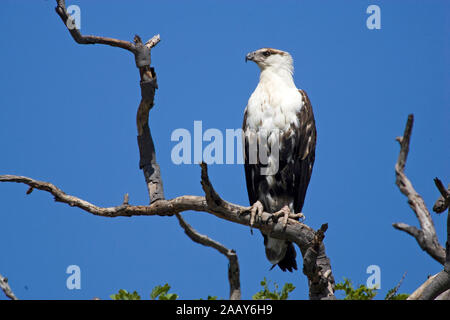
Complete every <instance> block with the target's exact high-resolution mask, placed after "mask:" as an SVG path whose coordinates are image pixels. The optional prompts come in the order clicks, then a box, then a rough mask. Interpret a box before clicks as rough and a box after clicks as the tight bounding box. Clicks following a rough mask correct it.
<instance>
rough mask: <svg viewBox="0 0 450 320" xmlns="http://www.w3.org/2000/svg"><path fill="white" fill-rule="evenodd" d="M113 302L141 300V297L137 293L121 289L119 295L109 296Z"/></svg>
mask: <svg viewBox="0 0 450 320" xmlns="http://www.w3.org/2000/svg"><path fill="white" fill-rule="evenodd" d="M109 297H110V298H111V299H112V300H141V296H140V295H139V294H138V293H137V292H136V291H133V293H129V292H128V291H127V290H124V289H120V290H119V293H117V294H112V295H110V296H109Z"/></svg>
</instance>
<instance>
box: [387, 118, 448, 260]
mask: <svg viewBox="0 0 450 320" xmlns="http://www.w3.org/2000/svg"><path fill="white" fill-rule="evenodd" d="M413 122H414V117H413V115H412V114H411V115H409V116H408V121H407V123H406V127H405V132H404V134H403V137H398V138H397V141H398V142H399V143H400V154H399V156H398V160H397V163H396V164H395V175H396V180H395V183H396V184H397V186H398V187H399V189H400V192H401V193H403V194H404V195H405V196H406V197H407V198H408V204H409V206H410V207H411V209H412V210H413V211H414V213H415V215H416V217H417V219H418V220H419V223H420V229H418V228H416V227H413V226H410V225H407V224H405V223H394V224H393V227H394V228H396V229H397V230H401V231H404V232H406V233H408V234H409V235H411V236H413V237H414V238H415V239H416V241H417V243H418V244H419V246H420V247H421V248H422V250H424V251H426V252H427V253H428V254H429V255H430V256H431V257H433V259H435V260H436V261H438V262H439V263H441V264H444V263H445V250H444V248H443V247H442V246H441V245H440V244H439V241H438V239H437V235H436V230H435V228H434V223H433V219H432V218H431V215H430V212H429V211H428V209H427V207H426V205H425V202H424V200H423V198H422V197H421V196H420V195H419V194H418V193H417V192H416V190H415V189H414V187H413V185H412V183H411V181H410V180H409V179H408V178H407V177H406V174H405V172H404V169H405V165H406V159H407V157H408V152H409V141H410V138H411V132H412V127H413Z"/></svg>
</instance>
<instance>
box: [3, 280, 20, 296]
mask: <svg viewBox="0 0 450 320" xmlns="http://www.w3.org/2000/svg"><path fill="white" fill-rule="evenodd" d="M0 288H1V289H2V291H3V292H4V293H5V295H6V296H7V297H8V298H9V299H11V300H19V299H18V298H17V297H16V295H15V294H14V292H13V291H12V290H11V287H10V286H9V283H8V278H6V277H4V276H2V275H1V274H0Z"/></svg>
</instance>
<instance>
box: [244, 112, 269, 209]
mask: <svg viewBox="0 0 450 320" xmlns="http://www.w3.org/2000/svg"><path fill="white" fill-rule="evenodd" d="M246 123H247V109H245V112H244V122H243V123H242V145H243V147H244V155H243V156H244V168H245V180H246V183H247V194H248V200H249V202H250V205H253V204H254V203H255V202H256V201H257V200H258V194H257V190H258V186H259V185H260V184H261V183H262V182H263V178H264V177H261V174H260V168H259V166H258V165H257V164H249V157H250V156H249V148H250V146H249V145H250V142H249V139H247V138H246V129H247V128H246ZM250 134H253V133H250Z"/></svg>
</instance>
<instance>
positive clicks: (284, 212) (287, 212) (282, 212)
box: [269, 206, 305, 229]
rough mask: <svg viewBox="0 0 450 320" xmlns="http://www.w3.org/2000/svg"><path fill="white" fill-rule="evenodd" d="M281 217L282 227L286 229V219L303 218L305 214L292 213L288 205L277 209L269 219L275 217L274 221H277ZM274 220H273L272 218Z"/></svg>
mask: <svg viewBox="0 0 450 320" xmlns="http://www.w3.org/2000/svg"><path fill="white" fill-rule="evenodd" d="M280 217H282V218H283V220H282V224H283V229H286V226H287V224H288V220H289V218H290V219H296V220H297V219H305V215H304V214H303V213H292V212H291V209H289V207H288V206H284V207H283V208H281V209H280V210H279V211H277V212H274V213H273V214H272V215H271V216H270V218H269V219H277V220H276V221H278V219H279V218H280ZM274 221H275V220H274Z"/></svg>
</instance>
